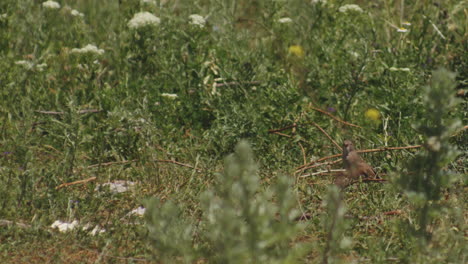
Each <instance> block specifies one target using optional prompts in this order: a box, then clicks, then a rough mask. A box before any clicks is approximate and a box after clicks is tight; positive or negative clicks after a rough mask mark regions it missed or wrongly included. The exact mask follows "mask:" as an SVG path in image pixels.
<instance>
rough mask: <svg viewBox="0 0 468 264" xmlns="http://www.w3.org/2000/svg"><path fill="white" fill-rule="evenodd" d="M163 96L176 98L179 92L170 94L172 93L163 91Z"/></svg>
mask: <svg viewBox="0 0 468 264" xmlns="http://www.w3.org/2000/svg"><path fill="white" fill-rule="evenodd" d="M161 96H162V97H166V98H169V99H176V98H177V97H179V96H178V95H177V94H170V93H162V94H161Z"/></svg>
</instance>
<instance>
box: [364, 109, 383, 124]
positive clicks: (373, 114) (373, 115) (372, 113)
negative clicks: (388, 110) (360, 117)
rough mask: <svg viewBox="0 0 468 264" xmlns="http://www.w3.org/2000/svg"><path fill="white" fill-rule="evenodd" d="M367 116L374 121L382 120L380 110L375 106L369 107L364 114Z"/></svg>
mask: <svg viewBox="0 0 468 264" xmlns="http://www.w3.org/2000/svg"><path fill="white" fill-rule="evenodd" d="M364 115H365V116H366V118H368V119H370V120H373V121H378V120H380V112H379V110H377V109H375V108H369V109H367V111H366V113H365V114H364Z"/></svg>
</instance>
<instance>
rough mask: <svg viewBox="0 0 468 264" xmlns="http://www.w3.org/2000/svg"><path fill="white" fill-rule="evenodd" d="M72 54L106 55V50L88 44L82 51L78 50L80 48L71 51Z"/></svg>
mask: <svg viewBox="0 0 468 264" xmlns="http://www.w3.org/2000/svg"><path fill="white" fill-rule="evenodd" d="M71 52H72V53H93V54H96V55H102V54H104V50H103V49H99V48H98V47H96V46H94V45H92V44H88V45H86V46H85V47H83V48H81V49H78V48H74V49H72V50H71Z"/></svg>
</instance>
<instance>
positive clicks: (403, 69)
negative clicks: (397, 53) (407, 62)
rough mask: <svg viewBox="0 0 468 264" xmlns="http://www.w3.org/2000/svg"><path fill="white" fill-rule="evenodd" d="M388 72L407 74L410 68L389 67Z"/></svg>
mask: <svg viewBox="0 0 468 264" xmlns="http://www.w3.org/2000/svg"><path fill="white" fill-rule="evenodd" d="M389 70H390V71H401V72H409V71H410V68H397V67H390V69H389Z"/></svg>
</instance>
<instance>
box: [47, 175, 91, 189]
mask: <svg viewBox="0 0 468 264" xmlns="http://www.w3.org/2000/svg"><path fill="white" fill-rule="evenodd" d="M96 179H97V178H96V177H91V178H88V179H84V180H79V181H74V182H66V183H62V184H60V185H59V186H57V187H55V190H59V189H61V188H63V187H68V186H72V185H77V184H83V183H88V182H91V181H95V180H96Z"/></svg>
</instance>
